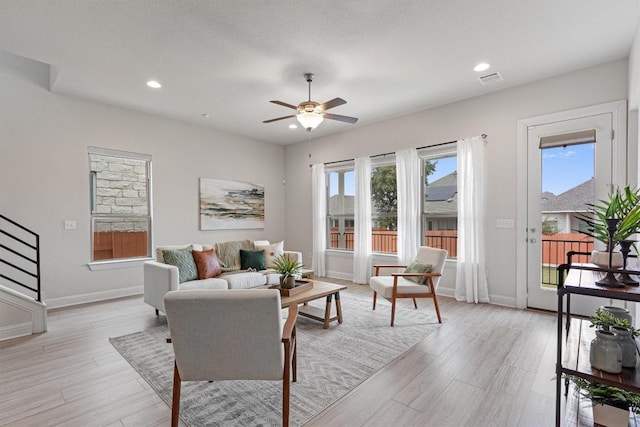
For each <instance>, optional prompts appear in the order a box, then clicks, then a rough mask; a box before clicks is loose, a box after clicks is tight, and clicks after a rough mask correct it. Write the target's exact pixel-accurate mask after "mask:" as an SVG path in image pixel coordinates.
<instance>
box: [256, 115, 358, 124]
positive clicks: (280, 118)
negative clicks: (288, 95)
mask: <svg viewBox="0 0 640 427" xmlns="http://www.w3.org/2000/svg"><path fill="white" fill-rule="evenodd" d="M295 116H296V115H295V114H292V115H290V116H284V117H278V118H275V119H270V120H263V121H262V123H271V122H277V121H278V120H284V119H291V118H293V117H295ZM356 120H358V119H356Z"/></svg>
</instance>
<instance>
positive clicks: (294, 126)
mask: <svg viewBox="0 0 640 427" xmlns="http://www.w3.org/2000/svg"><path fill="white" fill-rule="evenodd" d="M289 129H298V125H296V124H295V123H291V124H290V125H289Z"/></svg>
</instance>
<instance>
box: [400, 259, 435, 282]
mask: <svg viewBox="0 0 640 427" xmlns="http://www.w3.org/2000/svg"><path fill="white" fill-rule="evenodd" d="M432 270H433V266H432V265H430V264H423V263H421V262H418V261H413V262H412V263H411V264H409V265H408V266H407V268H406V269H405V270H404V272H405V273H431V271H432ZM405 279H407V280H411V281H412V282H416V283H417V284H419V285H426V284H427V280H428V279H427V278H426V277H420V276H417V277H405Z"/></svg>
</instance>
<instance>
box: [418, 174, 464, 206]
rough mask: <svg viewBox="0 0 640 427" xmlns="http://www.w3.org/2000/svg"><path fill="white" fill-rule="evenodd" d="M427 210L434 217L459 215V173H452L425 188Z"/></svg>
mask: <svg viewBox="0 0 640 427" xmlns="http://www.w3.org/2000/svg"><path fill="white" fill-rule="evenodd" d="M424 191H425V194H426V203H425V210H426V212H427V213H428V214H429V215H430V216H434V217H456V216H457V215H458V173H457V171H454V172H451V173H450V174H448V175H445V176H443V177H442V178H440V179H438V180H436V181H433V182H432V183H430V184H428V185H426V186H425V189H424Z"/></svg>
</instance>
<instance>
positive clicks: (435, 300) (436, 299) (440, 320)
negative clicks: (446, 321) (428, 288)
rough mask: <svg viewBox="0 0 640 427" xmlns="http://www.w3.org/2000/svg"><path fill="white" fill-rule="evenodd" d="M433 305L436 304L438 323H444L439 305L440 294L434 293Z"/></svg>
mask: <svg viewBox="0 0 640 427" xmlns="http://www.w3.org/2000/svg"><path fill="white" fill-rule="evenodd" d="M433 305H435V306H436V314H437V315H438V323H442V319H441V318H440V306H439V305H438V296H437V295H436V294H435V293H434V294H433Z"/></svg>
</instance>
